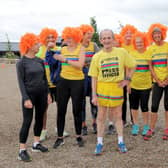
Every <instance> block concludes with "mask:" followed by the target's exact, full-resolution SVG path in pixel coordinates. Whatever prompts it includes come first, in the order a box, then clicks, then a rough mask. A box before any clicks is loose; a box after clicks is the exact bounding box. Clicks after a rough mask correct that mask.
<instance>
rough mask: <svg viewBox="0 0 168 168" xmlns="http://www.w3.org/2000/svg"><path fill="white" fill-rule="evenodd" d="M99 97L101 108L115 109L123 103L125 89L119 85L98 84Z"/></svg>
mask: <svg viewBox="0 0 168 168" xmlns="http://www.w3.org/2000/svg"><path fill="white" fill-rule="evenodd" d="M97 96H98V103H99V106H105V107H115V106H119V105H121V104H122V103H123V88H121V87H119V86H118V83H112V82H98V83H97Z"/></svg>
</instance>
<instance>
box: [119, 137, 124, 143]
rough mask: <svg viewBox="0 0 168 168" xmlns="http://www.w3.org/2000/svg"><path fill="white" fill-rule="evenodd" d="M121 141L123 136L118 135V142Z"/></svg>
mask: <svg viewBox="0 0 168 168" xmlns="http://www.w3.org/2000/svg"><path fill="white" fill-rule="evenodd" d="M122 142H123V136H118V144H120V143H122Z"/></svg>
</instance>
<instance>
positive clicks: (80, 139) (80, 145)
mask: <svg viewBox="0 0 168 168" xmlns="http://www.w3.org/2000/svg"><path fill="white" fill-rule="evenodd" d="M76 141H77V144H78V146H79V147H84V141H83V138H82V137H77V138H76Z"/></svg>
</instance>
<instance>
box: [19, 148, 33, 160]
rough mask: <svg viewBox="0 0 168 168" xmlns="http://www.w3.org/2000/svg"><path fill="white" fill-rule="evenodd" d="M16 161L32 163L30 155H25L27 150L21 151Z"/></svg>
mask: <svg viewBox="0 0 168 168" xmlns="http://www.w3.org/2000/svg"><path fill="white" fill-rule="evenodd" d="M18 160H21V161H24V162H30V161H32V159H31V157H30V155H29V154H28V153H27V150H23V151H21V152H20V153H19V155H18Z"/></svg>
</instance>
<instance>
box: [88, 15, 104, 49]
mask: <svg viewBox="0 0 168 168" xmlns="http://www.w3.org/2000/svg"><path fill="white" fill-rule="evenodd" d="M90 24H91V26H92V27H93V28H94V34H93V37H92V41H94V42H95V43H96V44H97V45H98V46H99V47H101V46H102V45H101V43H100V41H99V32H98V29H97V23H96V19H95V16H94V17H91V18H90Z"/></svg>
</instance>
